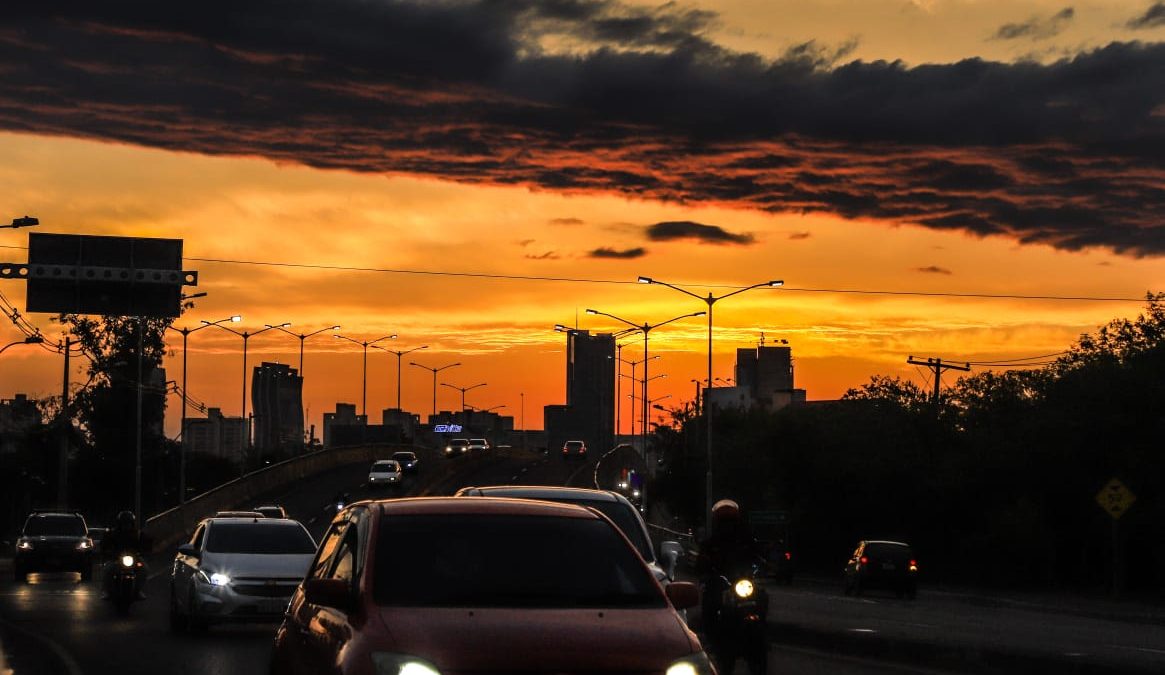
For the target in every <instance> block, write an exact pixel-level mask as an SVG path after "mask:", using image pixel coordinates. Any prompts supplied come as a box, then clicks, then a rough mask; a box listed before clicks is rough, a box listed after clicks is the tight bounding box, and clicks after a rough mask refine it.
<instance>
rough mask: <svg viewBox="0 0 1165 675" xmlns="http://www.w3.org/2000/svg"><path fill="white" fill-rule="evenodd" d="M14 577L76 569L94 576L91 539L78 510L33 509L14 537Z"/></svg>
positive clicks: (83, 575) (20, 578) (19, 579)
mask: <svg viewBox="0 0 1165 675" xmlns="http://www.w3.org/2000/svg"><path fill="white" fill-rule="evenodd" d="M12 572H13V578H14V579H15V580H16V581H17V582H24V581H25V580H26V579H27V578H28V575H29V574H32V573H34V572H77V573H79V574H80V575H81V580H82V581H88V580H89V579H91V578H92V577H93V540H92V539H90V538H89V528H88V527H86V525H85V518H83V517H82V516H81V514H79V513H66V512H58V511H33V512H32V513H31V514H30V515H29V516H28V518H27V519H26V520H25V521H24V528H23V529H22V530H21V532H20V538H19V539H17V540H16V556H15V558H14V559H13V561H12Z"/></svg>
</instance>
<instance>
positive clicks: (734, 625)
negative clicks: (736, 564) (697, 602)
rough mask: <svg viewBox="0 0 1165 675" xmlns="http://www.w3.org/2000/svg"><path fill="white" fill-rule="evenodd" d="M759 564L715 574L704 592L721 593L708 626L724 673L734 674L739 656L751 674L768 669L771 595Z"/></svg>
mask: <svg viewBox="0 0 1165 675" xmlns="http://www.w3.org/2000/svg"><path fill="white" fill-rule="evenodd" d="M759 577H760V567H759V565H753V566H752V567H751V568H749V569H747V570H739V571H737V572H736V573H735V574H731V575H721V576H719V577H713V580H712V582H710V584H709V585H714V586H715V587H713V588H706V589H705V592H713V593H719V594H720V595H719V597H720V604H719V607H717V608H716V610H715V616H714V617H712V620H711V623H710V624H709V625H708V637H709V640H710V642H711V647H712V652H713V655H714V657H715V661H716V668H717V670H719V671H720V672H722V673H731V672H732V669H733V668H734V667H735V665H736V660H737V659H743V660H744V662H745V664H746V665H747V666H748V670H749V672H750V673H751V674H752V675H765V674H766V673H767V670H768V635H767V634H766V620H767V618H768V613H769V594H768V591H766V590H765V589H764V587H762V586H761V585H760V583H759V582H758V579H759Z"/></svg>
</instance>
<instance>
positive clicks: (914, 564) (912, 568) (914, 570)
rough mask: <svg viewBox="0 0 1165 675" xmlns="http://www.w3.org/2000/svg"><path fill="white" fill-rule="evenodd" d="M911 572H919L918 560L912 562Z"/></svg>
mask: <svg viewBox="0 0 1165 675" xmlns="http://www.w3.org/2000/svg"><path fill="white" fill-rule="evenodd" d="M910 571H911V572H917V571H918V561H917V560H911V561H910Z"/></svg>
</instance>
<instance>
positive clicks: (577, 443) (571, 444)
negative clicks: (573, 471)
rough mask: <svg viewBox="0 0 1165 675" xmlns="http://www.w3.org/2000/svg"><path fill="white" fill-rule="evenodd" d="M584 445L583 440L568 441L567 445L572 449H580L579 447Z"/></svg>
mask: <svg viewBox="0 0 1165 675" xmlns="http://www.w3.org/2000/svg"><path fill="white" fill-rule="evenodd" d="M582 445H583V444H582V441H567V442H566V447H568V448H570V449H571V450H578V449H579V448H581V447H582Z"/></svg>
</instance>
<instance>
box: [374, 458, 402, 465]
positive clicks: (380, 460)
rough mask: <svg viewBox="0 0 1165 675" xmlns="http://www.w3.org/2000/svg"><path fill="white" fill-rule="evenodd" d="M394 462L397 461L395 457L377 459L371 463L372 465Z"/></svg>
mask: <svg viewBox="0 0 1165 675" xmlns="http://www.w3.org/2000/svg"><path fill="white" fill-rule="evenodd" d="M396 463H397V461H396V460H395V459H378V460H376V461H375V462H373V463H372V466H376V465H377V464H396Z"/></svg>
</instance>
